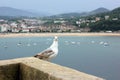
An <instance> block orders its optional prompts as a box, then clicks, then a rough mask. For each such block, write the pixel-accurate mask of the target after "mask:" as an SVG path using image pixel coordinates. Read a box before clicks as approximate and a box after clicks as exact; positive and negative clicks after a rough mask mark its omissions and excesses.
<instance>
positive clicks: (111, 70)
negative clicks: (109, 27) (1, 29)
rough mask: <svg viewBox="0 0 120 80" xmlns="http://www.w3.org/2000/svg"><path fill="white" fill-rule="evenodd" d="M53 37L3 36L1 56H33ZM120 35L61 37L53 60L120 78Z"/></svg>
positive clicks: (50, 41)
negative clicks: (57, 51)
mask: <svg viewBox="0 0 120 80" xmlns="http://www.w3.org/2000/svg"><path fill="white" fill-rule="evenodd" d="M52 41H53V37H19V38H18V37H17V38H0V60H6V59H13V58H21V57H31V56H34V55H35V54H36V53H39V52H41V51H42V50H44V49H46V48H48V47H49V46H50V45H51V44H52ZM119 61H120V37H115V36H114V37H110V36H106V37H105V36H104V37H103V36H100V37H96V36H94V37H93V36H92V37H90V36H89V37H76V36H74V37H59V53H58V55H57V56H56V57H55V58H54V59H53V60H52V62H53V63H56V64H59V65H63V66H67V67H70V68H73V69H76V70H79V71H81V72H85V73H88V74H92V75H95V76H98V77H102V78H105V79H106V80H120V62H119Z"/></svg>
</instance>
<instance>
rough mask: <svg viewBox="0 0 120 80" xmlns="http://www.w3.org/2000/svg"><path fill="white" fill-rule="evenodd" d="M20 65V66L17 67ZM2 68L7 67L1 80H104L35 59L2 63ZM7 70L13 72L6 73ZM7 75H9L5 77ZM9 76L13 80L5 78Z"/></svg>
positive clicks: (20, 59) (0, 64)
mask: <svg viewBox="0 0 120 80" xmlns="http://www.w3.org/2000/svg"><path fill="white" fill-rule="evenodd" d="M18 63H19V65H15V64H18ZM11 64H14V65H11ZM10 65H11V66H10ZM0 66H3V67H5V66H7V67H6V68H5V69H3V68H0V78H1V77H2V78H1V79H0V80H103V79H102V78H98V77H96V76H93V75H89V74H85V73H83V72H79V71H77V70H73V69H70V68H67V67H63V66H60V65H57V64H54V63H50V62H47V61H43V60H39V59H37V58H34V57H28V58H19V59H12V60H4V61H0ZM6 69H7V70H8V69H11V70H8V71H9V72H6ZM5 73H7V74H8V75H5ZM9 75H10V78H11V79H8V78H7V79H6V78H5V77H8V76H9ZM18 78H19V79H18Z"/></svg>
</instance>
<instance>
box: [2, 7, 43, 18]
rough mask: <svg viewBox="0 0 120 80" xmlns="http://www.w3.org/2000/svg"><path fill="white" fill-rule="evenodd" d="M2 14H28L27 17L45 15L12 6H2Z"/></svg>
mask: <svg viewBox="0 0 120 80" xmlns="http://www.w3.org/2000/svg"><path fill="white" fill-rule="evenodd" d="M0 16H14V17H20V16H26V17H36V16H37V17H38V16H43V14H42V15H41V14H40V13H34V12H32V11H31V12H30V11H26V10H21V9H16V8H11V7H0Z"/></svg>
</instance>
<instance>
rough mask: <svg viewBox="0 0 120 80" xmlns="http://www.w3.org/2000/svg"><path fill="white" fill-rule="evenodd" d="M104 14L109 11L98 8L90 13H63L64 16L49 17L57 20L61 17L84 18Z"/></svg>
mask: <svg viewBox="0 0 120 80" xmlns="http://www.w3.org/2000/svg"><path fill="white" fill-rule="evenodd" d="M105 12H109V10H108V9H106V8H98V9H95V10H93V11H90V12H82V13H79V12H73V13H65V14H59V15H54V16H51V17H54V18H59V17H63V18H71V17H84V16H90V15H95V14H100V13H105Z"/></svg>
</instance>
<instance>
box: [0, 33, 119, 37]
mask: <svg viewBox="0 0 120 80" xmlns="http://www.w3.org/2000/svg"><path fill="white" fill-rule="evenodd" d="M48 36H120V33H5V34H0V38H4V37H48Z"/></svg>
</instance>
